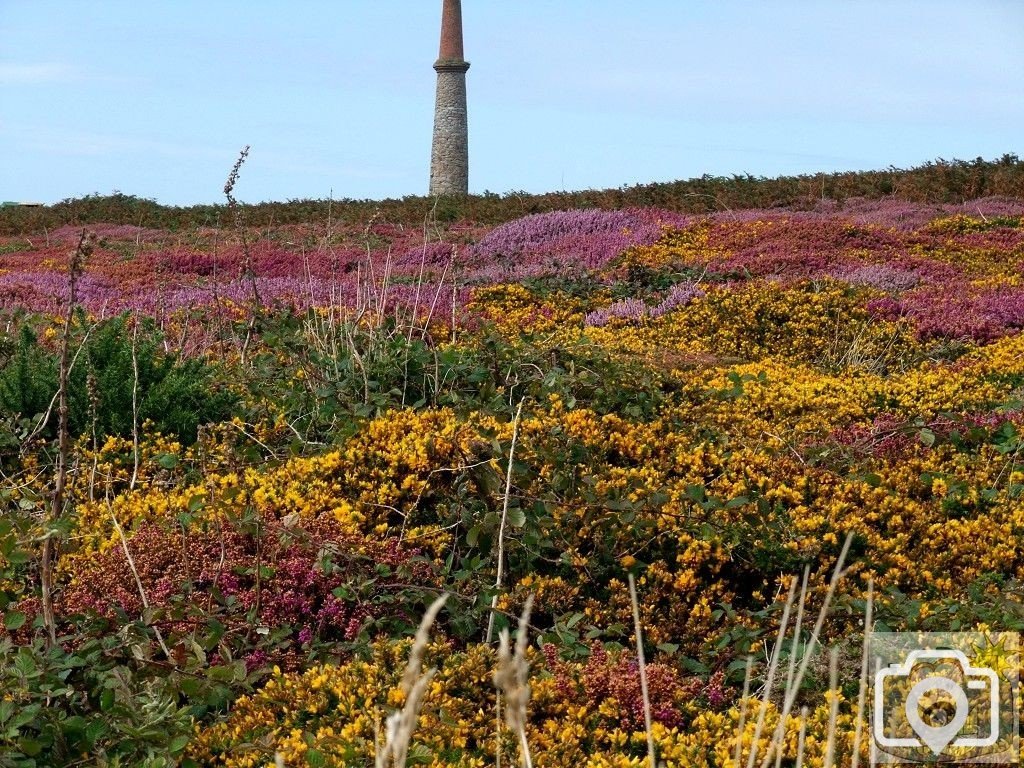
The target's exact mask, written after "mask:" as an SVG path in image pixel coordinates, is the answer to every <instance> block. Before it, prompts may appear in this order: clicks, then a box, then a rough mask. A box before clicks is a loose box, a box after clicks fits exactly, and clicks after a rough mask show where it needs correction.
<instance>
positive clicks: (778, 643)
mask: <svg viewBox="0 0 1024 768" xmlns="http://www.w3.org/2000/svg"><path fill="white" fill-rule="evenodd" d="M795 597H796V579H793V580H792V581H791V582H790V585H789V595H788V596H787V597H786V605H785V607H784V608H783V609H782V621H781V622H779V633H778V636H777V637H776V638H775V649H774V650H773V651H772V657H771V661H770V662H769V663H768V677H767V679H766V680H765V683H764V692H763V694H762V696H761V706H760V707H758V711H757V724H756V725H755V726H754V738H753V741H752V742H751V745H750V755H749V756H748V757H747V768H754V761H755V760H756V759H757V742H758V739H760V738H761V730H762V729H763V728H764V718H765V716H766V715H767V713H768V702H769V701H770V700H771V695H772V688H773V687H774V685H775V673H776V672H777V671H778V668H779V658H780V657H781V656H782V644H783V643H784V642H785V640H786V629H787V628H788V627H789V614H790V613H791V612H792V610H793V599H794V598H795ZM652 768H654V766H653V765H652Z"/></svg>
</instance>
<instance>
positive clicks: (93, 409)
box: [0, 314, 237, 442]
mask: <svg viewBox="0 0 1024 768" xmlns="http://www.w3.org/2000/svg"><path fill="white" fill-rule="evenodd" d="M132 322H133V321H132V319H131V318H130V317H128V316H121V317H118V318H113V319H110V320H105V321H102V322H100V323H97V324H95V325H92V324H90V323H88V321H87V320H86V318H85V317H84V316H83V315H81V314H77V315H76V316H75V320H74V326H73V329H72V339H73V342H72V343H73V344H74V345H75V354H74V366H73V368H72V370H71V375H70V387H69V408H68V410H69V426H70V430H71V433H72V435H74V436H79V435H83V434H92V432H93V430H95V432H96V434H97V436H98V437H100V438H103V437H105V436H107V435H120V436H124V435H130V434H131V433H132V429H133V420H134V423H137V424H142V423H143V422H149V423H150V424H151V425H152V427H151V428H152V429H155V430H156V431H159V432H162V433H164V434H173V435H177V436H179V437H180V438H181V439H182V440H184V441H186V442H191V441H193V440H195V438H196V431H197V429H198V428H199V426H200V425H202V424H206V423H210V422H215V421H220V420H222V419H225V418H227V417H228V416H229V414H230V413H231V411H232V407H233V405H234V404H235V402H236V399H237V398H236V396H235V395H234V394H233V393H232V392H231V391H230V390H229V389H228V388H227V386H226V385H225V384H224V383H222V381H221V380H220V379H218V377H217V376H216V369H215V367H214V366H213V365H211V364H210V363H207V362H205V361H204V360H202V359H199V358H182V357H180V356H179V355H177V354H175V353H167V352H165V351H164V347H163V341H164V338H163V335H162V334H161V333H160V332H159V331H158V330H157V328H156V326H155V324H154V323H153V321H152V320H149V319H145V318H143V319H139V320H138V321H137V322H138V327H137V328H134V327H133V326H132V325H131V324H132ZM61 332H62V328H61V327H58V326H51V325H46V326H45V333H46V334H47V335H49V336H50V340H44V339H41V338H40V335H39V333H38V332H37V329H36V328H35V327H33V324H32V323H31V322H25V323H24V324H23V325H22V326H21V327H20V329H19V330H18V331H17V334H16V335H15V336H13V337H7V338H5V339H3V341H2V342H0V344H2V347H0V350H2V351H0V415H2V416H7V417H18V418H20V419H22V420H28V421H29V422H31V423H33V426H34V425H35V424H37V423H39V422H40V420H41V419H42V417H43V415H44V414H46V413H47V411H48V410H51V404H52V403H53V402H54V397H55V394H56V392H57V385H58V363H59V355H58V353H57V352H56V350H55V349H54V346H55V344H54V343H53V338H54V337H55V335H56V334H59V333H61ZM133 390H134V394H133ZM133 397H134V399H135V408H134V409H133ZM55 430H56V418H55V417H54V416H53V414H52V413H51V418H50V419H49V420H48V421H47V424H46V428H45V430H44V431H43V435H44V436H46V437H52V436H53V435H54V434H55Z"/></svg>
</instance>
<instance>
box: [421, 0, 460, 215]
mask: <svg viewBox="0 0 1024 768" xmlns="http://www.w3.org/2000/svg"><path fill="white" fill-rule="evenodd" d="M434 69H435V70H436V71H437V99H436V101H435V102H434V142H433V147H432V149H431V153H430V194H431V195H465V194H466V193H467V192H469V130H468V127H467V122H466V70H468V69H469V62H468V61H466V60H465V58H463V51H462V0H443V6H442V10H441V52H440V54H439V56H438V58H437V61H435V62H434Z"/></svg>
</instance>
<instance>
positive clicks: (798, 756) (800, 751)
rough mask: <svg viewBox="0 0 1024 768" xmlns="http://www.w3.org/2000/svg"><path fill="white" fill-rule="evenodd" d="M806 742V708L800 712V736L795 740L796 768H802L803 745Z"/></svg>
mask: <svg viewBox="0 0 1024 768" xmlns="http://www.w3.org/2000/svg"><path fill="white" fill-rule="evenodd" d="M806 740H807V707H803V708H802V709H801V710H800V734H799V735H798V736H797V738H796V768H803V764H804V744H805V743H806Z"/></svg>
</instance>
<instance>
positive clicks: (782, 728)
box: [760, 533, 853, 768]
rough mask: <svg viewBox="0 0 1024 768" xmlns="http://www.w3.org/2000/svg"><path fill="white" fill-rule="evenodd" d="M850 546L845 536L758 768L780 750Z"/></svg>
mask: <svg viewBox="0 0 1024 768" xmlns="http://www.w3.org/2000/svg"><path fill="white" fill-rule="evenodd" d="M851 544H853V534H852V533H850V534H848V535H847V537H846V541H845V542H844V543H843V548H842V550H841V551H840V552H839V558H838V559H837V560H836V565H835V568H834V569H833V571H832V579H831V580H830V581H829V584H828V591H827V592H826V593H825V600H824V601H823V602H822V604H821V610H820V611H818V618H817V620H816V621H815V623H814V629H813V631H812V632H811V637H810V639H809V640H808V641H807V645H806V646H805V647H804V649H803V653H802V658H801V659H800V667H799V669H798V670H797V672H796V675H795V676H794V677H793V679H792V682H791V685H790V686H789V688H788V690H786V693H785V698H784V701H783V705H782V712H781V713H780V715H779V724H778V726H776V728H775V733H774V735H773V736H772V741H771V744H769V746H768V751H767V752H766V753H765V755H764V758H763V759H762V761H761V766H760V768H768V764H769V763H770V762H771V759H772V757H774V756H775V750H777V749H778V750H781V749H782V745H783V742H784V741H785V736H786V719H787V718H788V717H789V713H790V712H792V711H793V705H794V703H795V702H796V697H797V695H798V694H799V692H800V686H801V684H802V683H803V680H804V675H805V674H807V667H808V665H809V664H810V663H811V659H812V658H813V657H814V654H815V650H816V648H817V645H818V638H819V637H820V635H821V629H822V627H823V626H824V624H825V618H826V617H827V616H828V611H829V608H830V607H831V605H832V598H833V597H834V596H835V592H836V587H837V586H838V585H839V580H840V579H841V578H842V576H843V573H844V570H843V568H844V566H845V564H846V556H847V555H848V554H849V553H850V545H851Z"/></svg>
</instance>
